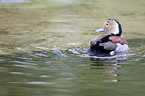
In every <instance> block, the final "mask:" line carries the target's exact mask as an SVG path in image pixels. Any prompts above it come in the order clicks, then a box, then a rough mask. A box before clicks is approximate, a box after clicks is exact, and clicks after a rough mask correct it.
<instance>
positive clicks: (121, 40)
mask: <svg viewBox="0 0 145 96" xmlns="http://www.w3.org/2000/svg"><path fill="white" fill-rule="evenodd" d="M109 39H110V40H111V41H112V42H115V43H120V44H122V45H124V44H128V43H127V40H126V39H125V38H124V37H123V36H122V35H121V36H110V37H109Z"/></svg>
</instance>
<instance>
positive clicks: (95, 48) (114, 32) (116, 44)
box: [87, 19, 129, 56]
mask: <svg viewBox="0 0 145 96" xmlns="http://www.w3.org/2000/svg"><path fill="white" fill-rule="evenodd" d="M95 32H96V33H99V32H106V33H107V34H101V35H99V36H97V37H95V38H94V39H92V40H91V41H90V42H89V49H88V50H87V52H88V54H89V55H91V56H106V55H110V54H111V53H112V52H113V53H114V52H127V51H128V50H129V47H128V42H127V40H126V39H125V38H124V37H123V35H122V26H121V23H120V22H119V21H118V20H116V19H107V20H106V21H105V22H104V25H103V27H102V28H100V29H98V30H96V31H95Z"/></svg>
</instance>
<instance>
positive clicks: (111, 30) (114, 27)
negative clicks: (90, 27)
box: [95, 19, 122, 36]
mask: <svg viewBox="0 0 145 96" xmlns="http://www.w3.org/2000/svg"><path fill="white" fill-rule="evenodd" d="M103 31H105V32H107V33H108V34H112V35H116V36H120V35H121V34H122V27H121V24H120V23H119V21H118V20H116V19H108V20H106V21H105V23H104V25H103V27H102V28H100V29H98V30H96V31H95V32H103Z"/></svg>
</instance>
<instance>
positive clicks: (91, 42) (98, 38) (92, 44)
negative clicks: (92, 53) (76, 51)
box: [89, 34, 107, 48]
mask: <svg viewBox="0 0 145 96" xmlns="http://www.w3.org/2000/svg"><path fill="white" fill-rule="evenodd" d="M105 36H107V34H102V35H99V36H97V37H95V38H94V39H92V40H91V41H90V43H89V46H90V48H91V47H93V46H96V44H97V42H98V41H100V40H101V39H102V38H103V37H105Z"/></svg>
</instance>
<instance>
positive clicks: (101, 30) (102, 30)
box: [95, 27, 105, 33]
mask: <svg viewBox="0 0 145 96" xmlns="http://www.w3.org/2000/svg"><path fill="white" fill-rule="evenodd" d="M104 31H105V29H104V27H102V28H100V29H98V30H96V31H95V32H96V33H98V32H104Z"/></svg>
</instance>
